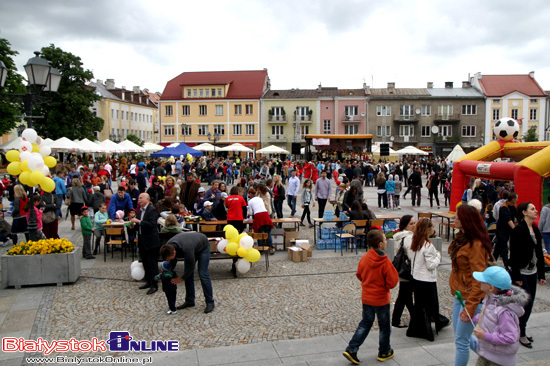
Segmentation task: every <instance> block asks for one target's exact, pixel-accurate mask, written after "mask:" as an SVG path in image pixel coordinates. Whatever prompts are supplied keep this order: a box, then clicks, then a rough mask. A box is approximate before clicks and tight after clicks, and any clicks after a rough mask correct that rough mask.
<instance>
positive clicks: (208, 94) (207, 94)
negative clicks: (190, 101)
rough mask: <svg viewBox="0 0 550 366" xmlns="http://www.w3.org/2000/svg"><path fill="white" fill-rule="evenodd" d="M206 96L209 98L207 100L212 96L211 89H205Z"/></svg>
mask: <svg viewBox="0 0 550 366" xmlns="http://www.w3.org/2000/svg"><path fill="white" fill-rule="evenodd" d="M204 96H205V97H207V98H208V97H209V96H210V89H205V90H204Z"/></svg>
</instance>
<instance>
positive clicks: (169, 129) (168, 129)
mask: <svg viewBox="0 0 550 366" xmlns="http://www.w3.org/2000/svg"><path fill="white" fill-rule="evenodd" d="M164 136H174V126H172V125H170V126H164Z"/></svg>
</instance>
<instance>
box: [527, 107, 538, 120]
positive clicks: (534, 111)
mask: <svg viewBox="0 0 550 366" xmlns="http://www.w3.org/2000/svg"><path fill="white" fill-rule="evenodd" d="M537 110H538V109H537V108H531V109H529V121H536V120H537Z"/></svg>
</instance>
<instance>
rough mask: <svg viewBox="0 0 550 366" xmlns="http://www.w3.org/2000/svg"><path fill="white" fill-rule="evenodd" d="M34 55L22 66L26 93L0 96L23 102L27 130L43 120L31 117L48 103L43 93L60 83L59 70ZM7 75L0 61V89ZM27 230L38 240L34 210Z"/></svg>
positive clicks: (48, 100) (4, 66) (56, 87)
mask: <svg viewBox="0 0 550 366" xmlns="http://www.w3.org/2000/svg"><path fill="white" fill-rule="evenodd" d="M34 54H35V57H33V58H31V59H29V61H27V64H26V65H25V66H24V67H25V72H26V73H27V92H26V93H25V94H8V93H3V94H0V97H2V98H4V97H5V98H6V99H9V100H22V101H23V106H24V109H25V112H24V114H23V116H21V118H23V119H24V120H25V121H26V122H27V127H28V128H32V120H33V118H44V117H43V116H33V115H32V111H33V107H34V106H35V105H41V104H44V103H48V102H50V101H51V98H50V96H49V95H44V93H45V92H46V93H56V92H57V89H58V88H59V83H60V82H61V73H60V72H59V70H57V69H55V68H53V67H52V66H51V65H50V63H49V61H48V60H46V59H43V58H42V57H40V52H35V53H34ZM7 75H8V68H7V67H6V65H4V63H3V62H2V61H0V89H3V88H4V84H5V82H6V78H7ZM14 117H19V116H14ZM31 199H32V198H31ZM27 228H28V230H29V239H30V240H32V241H36V240H38V239H39V237H38V235H37V230H38V220H37V218H36V214H35V212H34V210H30V212H29V220H28V226H27Z"/></svg>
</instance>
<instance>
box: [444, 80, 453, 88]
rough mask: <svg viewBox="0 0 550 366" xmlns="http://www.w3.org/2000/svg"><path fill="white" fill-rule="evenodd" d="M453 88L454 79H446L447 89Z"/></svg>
mask: <svg viewBox="0 0 550 366" xmlns="http://www.w3.org/2000/svg"><path fill="white" fill-rule="evenodd" d="M452 88H453V82H452V81H446V82H445V89H452Z"/></svg>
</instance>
